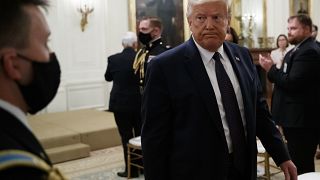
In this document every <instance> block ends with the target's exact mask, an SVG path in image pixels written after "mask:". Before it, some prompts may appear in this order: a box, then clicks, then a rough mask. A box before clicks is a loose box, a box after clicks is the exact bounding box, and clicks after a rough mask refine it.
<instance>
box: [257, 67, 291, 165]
mask: <svg viewBox="0 0 320 180" xmlns="http://www.w3.org/2000/svg"><path fill="white" fill-rule="evenodd" d="M254 77H255V81H254V83H255V84H256V87H257V98H256V100H257V101H256V129H257V132H256V134H257V137H258V138H259V139H260V140H261V143H262V144H263V146H264V147H265V149H266V151H267V152H268V153H269V154H270V156H271V157H272V158H273V160H274V161H275V163H276V164H277V165H280V164H281V163H283V162H285V161H287V160H289V159H290V157H289V153H288V151H287V149H286V147H285V144H284V142H283V140H282V135H281V134H280V132H279V130H278V129H277V128H276V125H275V124H274V121H273V120H272V116H271V114H270V111H269V107H268V104H267V102H266V99H265V97H264V96H263V90H262V86H261V83H260V80H259V76H258V74H257V71H256V70H255V71H254Z"/></svg>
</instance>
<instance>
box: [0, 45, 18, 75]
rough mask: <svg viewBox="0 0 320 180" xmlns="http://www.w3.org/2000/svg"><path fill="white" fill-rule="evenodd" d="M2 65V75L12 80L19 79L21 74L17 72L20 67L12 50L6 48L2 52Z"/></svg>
mask: <svg viewBox="0 0 320 180" xmlns="http://www.w3.org/2000/svg"><path fill="white" fill-rule="evenodd" d="M2 54H3V56H2V61H3V62H2V65H3V71H4V74H5V75H6V76H7V77H9V78H10V79H13V80H19V79H21V73H20V71H19V69H20V65H19V62H18V61H17V53H16V51H15V49H13V48H6V49H3V50H2Z"/></svg>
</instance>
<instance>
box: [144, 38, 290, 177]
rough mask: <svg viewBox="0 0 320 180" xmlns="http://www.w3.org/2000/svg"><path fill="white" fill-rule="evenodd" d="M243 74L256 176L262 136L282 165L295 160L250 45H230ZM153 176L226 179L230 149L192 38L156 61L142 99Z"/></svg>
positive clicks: (147, 171) (149, 174) (251, 174)
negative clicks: (273, 114) (291, 158)
mask: <svg viewBox="0 0 320 180" xmlns="http://www.w3.org/2000/svg"><path fill="white" fill-rule="evenodd" d="M224 50H225V52H226V53H227V55H228V57H229V59H230V61H231V64H232V66H233V69H234V72H235V74H236V76H237V78H238V81H239V84H240V87H241V92H242V97H243V103H244V111H245V120H246V130H247V141H248V144H249V152H248V153H249V154H250V157H248V169H249V170H250V172H249V173H248V175H247V178H246V179H247V180H255V179H256V174H257V171H256V167H257V164H256V163H257V161H256V160H257V159H256V158H257V156H256V155H257V147H256V136H258V137H259V138H260V140H261V142H262V143H263V145H264V146H265V148H266V150H267V151H268V152H269V153H270V154H271V156H272V157H273V159H274V160H275V162H276V163H277V164H280V163H282V162H284V161H286V160H288V159H289V155H288V153H287V151H286V148H285V146H284V144H283V141H282V138H281V135H280V133H279V131H278V130H277V129H276V127H275V125H274V123H273V121H272V120H271V115H270V113H269V111H268V106H267V103H266V100H265V98H264V97H263V94H262V88H261V85H260V81H259V77H258V75H257V72H256V68H255V65H254V64H253V61H252V58H251V55H250V53H249V51H248V50H247V49H246V48H243V47H239V46H238V45H235V44H231V43H227V42H225V43H224ZM142 117H143V121H144V124H143V129H142V150H143V157H144V159H143V160H144V167H145V171H144V173H145V177H146V179H147V180H158V179H159V180H163V179H168V180H170V179H172V180H176V179H195V180H197V179H219V180H222V179H226V177H227V173H228V172H227V169H228V168H227V167H228V165H227V162H228V160H227V159H228V147H227V142H226V138H225V134H224V130H223V126H222V122H221V117H220V113H219V109H218V106H217V101H216V97H215V94H214V90H213V87H212V85H211V83H210V80H209V77H208V75H207V72H206V69H205V66H204V64H203V61H202V59H201V56H200V53H199V51H198V49H197V47H196V45H195V43H194V41H193V39H192V38H191V39H190V40H188V41H187V42H185V43H183V44H182V45H180V46H178V47H176V48H173V49H171V50H168V51H166V52H164V53H162V54H160V55H159V56H157V57H156V58H155V59H154V60H153V61H152V62H151V64H150V67H149V69H148V72H147V77H146V87H145V92H144V94H143V101H142Z"/></svg>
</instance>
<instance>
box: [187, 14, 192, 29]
mask: <svg viewBox="0 0 320 180" xmlns="http://www.w3.org/2000/svg"><path fill="white" fill-rule="evenodd" d="M187 20H188V25H189V29H190V31H191V32H192V28H191V24H192V18H191V16H189V17H187Z"/></svg>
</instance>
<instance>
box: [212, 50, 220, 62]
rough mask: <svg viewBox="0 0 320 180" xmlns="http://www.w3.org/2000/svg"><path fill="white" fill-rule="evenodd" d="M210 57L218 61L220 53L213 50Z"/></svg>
mask: <svg viewBox="0 0 320 180" xmlns="http://www.w3.org/2000/svg"><path fill="white" fill-rule="evenodd" d="M212 59H214V60H215V61H220V53H219V52H215V53H214V54H213V56H212Z"/></svg>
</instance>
